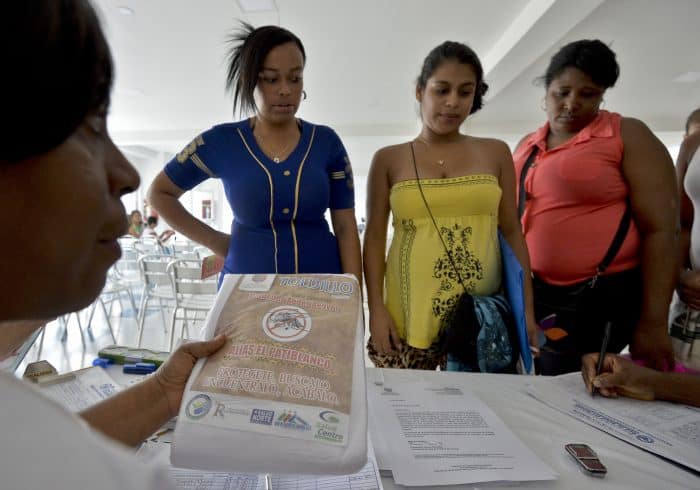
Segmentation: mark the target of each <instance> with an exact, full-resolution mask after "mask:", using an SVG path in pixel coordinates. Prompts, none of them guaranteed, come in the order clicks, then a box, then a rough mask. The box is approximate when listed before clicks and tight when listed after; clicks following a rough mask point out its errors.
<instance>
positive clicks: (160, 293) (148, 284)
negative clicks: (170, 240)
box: [137, 254, 175, 347]
mask: <svg viewBox="0 0 700 490" xmlns="http://www.w3.org/2000/svg"><path fill="white" fill-rule="evenodd" d="M172 260H173V258H172V257H171V256H170V255H163V254H152V255H144V256H143V257H141V258H140V259H139V261H138V265H139V270H140V271H141V280H142V282H143V289H142V291H141V304H140V305H139V315H138V342H137V346H138V347H141V342H142V341H143V325H144V323H145V320H146V314H147V312H148V304H149V303H150V302H151V301H154V300H155V301H157V302H158V309H159V310H160V316H161V319H162V321H163V331H164V332H167V325H168V324H167V321H166V319H165V313H164V312H163V309H164V308H166V307H172V305H173V304H174V301H175V295H174V292H173V288H172V283H171V281H170V276H169V275H168V264H169V263H170V262H171V261H172Z"/></svg>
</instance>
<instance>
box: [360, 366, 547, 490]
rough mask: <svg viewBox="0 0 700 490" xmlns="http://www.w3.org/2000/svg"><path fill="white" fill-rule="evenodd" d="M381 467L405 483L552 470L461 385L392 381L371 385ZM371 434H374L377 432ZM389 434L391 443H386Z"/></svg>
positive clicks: (518, 476)
mask: <svg viewBox="0 0 700 490" xmlns="http://www.w3.org/2000/svg"><path fill="white" fill-rule="evenodd" d="M368 395H369V399H370V407H371V409H372V413H373V414H374V416H373V417H372V419H373V420H372V424H371V431H372V433H373V439H374V440H375V441H378V442H377V450H378V451H377V452H378V453H381V456H379V459H380V463H381V466H380V467H381V469H391V471H392V473H393V476H394V481H395V482H396V483H397V484H400V485H408V486H438V485H458V484H467V483H478V482H494V481H499V482H505V481H540V480H554V479H556V478H557V475H556V473H555V472H554V471H553V470H552V469H550V468H549V467H548V466H547V465H545V464H544V463H543V462H542V461H541V460H540V459H539V458H538V457H537V456H536V455H535V454H534V453H533V452H532V451H531V450H530V449H529V448H528V447H527V446H525V444H523V443H522V441H520V440H519V439H518V438H517V437H516V436H515V434H513V433H512V432H511V431H510V429H508V427H506V425H505V424H504V423H503V421H502V420H501V419H499V418H498V416H497V415H496V414H495V413H494V412H493V411H492V410H491V409H490V408H488V406H487V405H486V404H485V403H483V402H482V401H481V400H480V399H479V398H477V397H476V396H475V395H474V394H472V393H471V392H470V391H469V390H467V389H466V388H465V387H463V386H453V385H450V386H445V385H438V384H437V383H434V384H433V383H428V382H422V381H399V380H392V379H391V377H390V376H387V375H385V377H384V384H383V386H374V385H369V386H368ZM375 434H377V435H378V437H376V438H375ZM388 441H392V442H391V444H390V447H391V450H388V451H387V450H386V449H387V448H388V445H387V444H386V443H387V442H388Z"/></svg>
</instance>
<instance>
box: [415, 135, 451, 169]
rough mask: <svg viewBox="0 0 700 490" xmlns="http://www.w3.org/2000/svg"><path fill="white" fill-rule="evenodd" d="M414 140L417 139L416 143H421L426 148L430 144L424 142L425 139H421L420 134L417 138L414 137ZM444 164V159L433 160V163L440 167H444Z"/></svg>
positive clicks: (426, 141)
mask: <svg viewBox="0 0 700 490" xmlns="http://www.w3.org/2000/svg"><path fill="white" fill-rule="evenodd" d="M416 139H417V140H418V141H420V142H421V143H423V144H424V145H425V147H426V148H430V145H431V143H429V142H428V140H426V139H425V138H423V136H421V135H420V134H419V135H418V136H416ZM445 162H446V160H445V159H444V158H443V159H438V160H435V163H437V164H438V165H440V166H444V165H445Z"/></svg>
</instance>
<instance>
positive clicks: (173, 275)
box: [168, 260, 217, 351]
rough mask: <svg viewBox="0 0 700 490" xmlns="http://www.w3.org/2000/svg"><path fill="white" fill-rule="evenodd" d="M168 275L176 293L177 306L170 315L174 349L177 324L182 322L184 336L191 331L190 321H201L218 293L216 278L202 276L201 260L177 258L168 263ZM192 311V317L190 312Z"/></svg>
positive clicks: (181, 331)
mask: <svg viewBox="0 0 700 490" xmlns="http://www.w3.org/2000/svg"><path fill="white" fill-rule="evenodd" d="M168 274H169V276H170V281H171V283H172V286H173V292H174V293H175V308H174V309H173V312H172V315H171V317H170V350H171V351H172V349H173V342H174V339H175V326H176V323H177V321H178V320H181V321H182V327H181V328H180V337H179V339H182V338H183V337H184V335H185V332H187V335H188V337H189V323H190V322H192V323H194V322H201V321H203V320H204V318H205V317H206V314H207V313H208V312H209V310H210V309H211V307H212V306H213V304H214V298H215V297H216V292H217V281H216V277H211V278H207V279H201V276H202V261H201V260H174V261H172V262H171V263H170V264H169V265H168ZM190 313H192V317H191V318H190V316H189V314H190Z"/></svg>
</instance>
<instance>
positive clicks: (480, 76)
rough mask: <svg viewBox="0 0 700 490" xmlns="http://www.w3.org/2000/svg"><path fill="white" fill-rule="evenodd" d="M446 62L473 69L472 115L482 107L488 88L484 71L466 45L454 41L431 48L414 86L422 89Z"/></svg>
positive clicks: (477, 58)
mask: <svg viewBox="0 0 700 490" xmlns="http://www.w3.org/2000/svg"><path fill="white" fill-rule="evenodd" d="M447 60H455V61H457V62H458V63H462V64H465V65H470V66H471V67H472V68H473V69H474V74H475V75H476V90H475V92H474V103H473V104H472V109H471V112H470V114H474V113H475V112H476V111H478V110H479V109H481V107H482V106H483V105H484V100H483V99H484V95H485V94H486V91H487V90H488V89H489V86H488V84H487V83H486V82H484V69H483V68H482V66H481V61H480V60H479V57H478V56H477V55H476V53H475V52H474V50H473V49H472V48H470V47H469V46H467V45H466V44H462V43H458V42H455V41H445V42H444V43H442V44H440V45H439V46H436V47H435V48H433V49H432V51H430V53H428V56H426V57H425V60H423V67H422V68H421V71H420V75H418V79H417V80H416V85H417V86H418V88H419V89H421V90H422V89H424V88H425V85H426V84H427V83H428V78H430V77H431V76H432V75H433V73H435V70H437V69H438V67H439V66H440V65H441V64H442V63H443V62H445V61H447Z"/></svg>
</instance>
